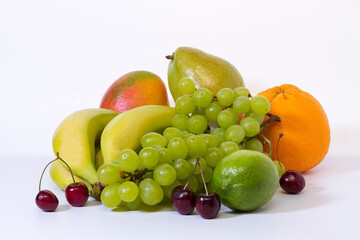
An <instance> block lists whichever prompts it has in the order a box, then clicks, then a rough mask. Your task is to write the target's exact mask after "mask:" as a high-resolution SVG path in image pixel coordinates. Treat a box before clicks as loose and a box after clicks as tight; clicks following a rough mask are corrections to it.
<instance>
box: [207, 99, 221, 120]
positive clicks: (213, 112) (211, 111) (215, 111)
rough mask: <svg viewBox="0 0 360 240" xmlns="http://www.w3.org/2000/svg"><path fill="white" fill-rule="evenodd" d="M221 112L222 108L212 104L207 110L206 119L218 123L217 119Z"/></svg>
mask: <svg viewBox="0 0 360 240" xmlns="http://www.w3.org/2000/svg"><path fill="white" fill-rule="evenodd" d="M220 112H221V107H220V106H219V105H218V104H216V103H210V105H209V106H207V108H206V109H205V114H206V117H207V118H208V119H209V120H210V121H213V122H216V121H217V117H218V115H219V113H220Z"/></svg>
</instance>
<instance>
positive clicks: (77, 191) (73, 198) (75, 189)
mask: <svg viewBox="0 0 360 240" xmlns="http://www.w3.org/2000/svg"><path fill="white" fill-rule="evenodd" d="M65 196H66V200H67V201H68V202H69V204H70V205H71V206H73V207H81V206H83V205H84V204H85V203H86V202H87V200H88V198H89V189H88V188H87V186H86V185H85V183H82V182H77V183H71V184H69V185H68V186H67V187H66V189H65Z"/></svg>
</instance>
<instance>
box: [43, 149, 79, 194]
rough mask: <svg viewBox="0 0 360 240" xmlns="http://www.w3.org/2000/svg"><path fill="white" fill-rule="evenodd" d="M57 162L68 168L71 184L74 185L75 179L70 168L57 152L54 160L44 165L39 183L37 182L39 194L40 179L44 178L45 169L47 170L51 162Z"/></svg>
mask: <svg viewBox="0 0 360 240" xmlns="http://www.w3.org/2000/svg"><path fill="white" fill-rule="evenodd" d="M57 160H60V161H62V162H63V163H64V164H65V165H66V166H67V167H68V168H69V171H70V173H71V177H72V179H73V182H74V183H75V178H74V175H73V173H72V171H71V168H70V166H69V164H67V163H66V162H65V161H64V160H63V159H62V158H61V157H60V155H59V152H57V153H56V158H55V159H54V160H52V161H50V162H49V163H48V164H46V166H45V168H44V170H43V171H42V173H41V177H40V182H39V192H40V191H41V182H42V178H43V176H44V173H45V170H46V168H47V167H48V166H49V165H50V164H52V163H53V162H55V161H57Z"/></svg>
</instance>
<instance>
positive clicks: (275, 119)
mask: <svg viewBox="0 0 360 240" xmlns="http://www.w3.org/2000/svg"><path fill="white" fill-rule="evenodd" d="M266 116H268V117H270V118H269V119H268V120H266V122H264V123H263V124H261V128H260V132H261V131H262V130H263V129H264V128H265V127H266V126H267V125H269V124H270V123H272V122H281V118H280V117H279V116H278V115H275V114H272V113H267V114H266Z"/></svg>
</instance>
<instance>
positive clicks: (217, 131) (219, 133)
mask: <svg viewBox="0 0 360 240" xmlns="http://www.w3.org/2000/svg"><path fill="white" fill-rule="evenodd" d="M210 135H213V136H214V137H215V138H216V140H217V142H218V146H220V144H221V143H223V142H225V141H226V139H225V130H224V129H222V128H214V129H213V130H211V132H210Z"/></svg>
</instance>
